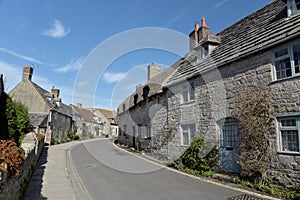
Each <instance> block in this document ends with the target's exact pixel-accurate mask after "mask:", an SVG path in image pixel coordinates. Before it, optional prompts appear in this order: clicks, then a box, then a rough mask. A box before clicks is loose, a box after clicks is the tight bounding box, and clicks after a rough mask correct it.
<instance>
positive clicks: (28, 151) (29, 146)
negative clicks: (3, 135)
mask: <svg viewBox="0 0 300 200" xmlns="http://www.w3.org/2000/svg"><path fill="white" fill-rule="evenodd" d="M43 147H44V141H38V140H37V139H36V137H35V134H34V133H29V134H27V135H26V137H25V138H24V139H23V141H22V148H23V149H24V151H25V156H26V160H25V161H24V163H23V164H22V166H21V167H20V169H19V171H20V174H19V175H14V176H12V177H10V176H8V174H7V172H0V199H5V200H16V199H20V198H21V197H22V192H24V190H25V189H26V186H27V185H26V184H27V183H28V181H29V179H30V176H31V174H32V172H33V170H34V167H35V166H36V163H37V161H38V158H39V156H40V155H41V152H42V150H43Z"/></svg>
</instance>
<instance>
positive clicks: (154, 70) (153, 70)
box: [148, 63, 161, 81]
mask: <svg viewBox="0 0 300 200" xmlns="http://www.w3.org/2000/svg"><path fill="white" fill-rule="evenodd" d="M160 70H161V67H160V66H158V65H155V64H154V63H151V64H150V65H149V66H148V81H149V80H150V79H151V78H152V77H154V76H156V75H157V74H159V73H160Z"/></svg>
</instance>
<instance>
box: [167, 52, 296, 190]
mask: <svg viewBox="0 0 300 200" xmlns="http://www.w3.org/2000/svg"><path fill="white" fill-rule="evenodd" d="M299 79H300V77H292V78H288V79H285V80H278V81H273V74H272V51H267V52H264V53H262V52H261V53H260V54H257V55H252V56H251V57H248V58H245V59H243V60H240V61H238V62H235V63H232V64H230V65H227V66H223V67H222V68H218V69H216V70H212V71H209V72H207V73H202V74H201V76H198V77H196V78H194V80H193V81H194V82H195V94H196V98H195V101H192V102H189V103H182V100H181V98H182V97H181V91H182V85H183V84H186V82H182V83H179V84H177V85H173V86H172V87H170V88H169V90H170V91H171V92H169V94H168V107H169V111H168V114H169V115H168V117H169V123H173V124H174V125H175V127H176V128H175V130H176V134H175V136H174V138H173V140H172V141H171V142H170V144H169V147H168V148H169V155H170V157H171V158H172V157H173V158H176V157H179V156H180V155H181V154H182V153H183V152H184V150H185V149H186V148H184V146H182V145H181V134H182V133H181V125H182V124H185V123H195V125H196V136H201V137H205V138H206V139H207V140H209V141H210V142H211V143H212V144H215V145H218V142H219V133H218V130H217V127H218V122H219V121H220V120H222V119H225V118H228V117H230V118H236V114H237V113H236V107H237V104H238V102H239V100H238V99H237V98H236V97H237V94H238V93H239V92H240V91H241V89H242V88H244V87H250V86H252V85H260V86H265V87H266V88H270V89H271V95H272V99H271V101H272V102H271V105H272V109H273V111H272V113H273V114H274V117H273V118H274V123H273V128H272V130H270V136H269V139H270V150H271V152H270V155H271V160H270V170H269V178H270V179H271V180H273V181H274V182H277V183H279V184H281V185H284V186H286V187H290V188H296V189H299V188H300V154H299V153H298V154H297V153H295V154H288V153H282V152H280V150H279V139H278V138H279V133H278V131H277V127H278V124H277V120H276V117H275V115H276V113H287V114H288V113H290V112H299V111H300V81H299ZM298 117H300V116H298Z"/></svg>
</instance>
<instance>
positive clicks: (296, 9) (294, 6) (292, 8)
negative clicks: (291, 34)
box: [287, 0, 300, 17]
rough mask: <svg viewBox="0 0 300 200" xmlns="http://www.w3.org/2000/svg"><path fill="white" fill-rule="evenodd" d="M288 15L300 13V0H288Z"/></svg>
mask: <svg viewBox="0 0 300 200" xmlns="http://www.w3.org/2000/svg"><path fill="white" fill-rule="evenodd" d="M287 8H288V9H287V10H288V17H290V16H292V15H295V14H297V13H300V0H288V1H287Z"/></svg>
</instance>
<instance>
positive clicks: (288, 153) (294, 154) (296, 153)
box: [277, 151, 300, 156]
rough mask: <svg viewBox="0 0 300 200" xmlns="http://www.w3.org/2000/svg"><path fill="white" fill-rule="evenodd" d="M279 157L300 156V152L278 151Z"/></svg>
mask: <svg viewBox="0 0 300 200" xmlns="http://www.w3.org/2000/svg"><path fill="white" fill-rule="evenodd" d="M277 154H279V155H287V156H300V152H292V151H291V152H290V151H278V152H277Z"/></svg>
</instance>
